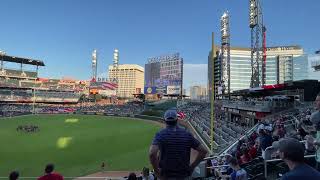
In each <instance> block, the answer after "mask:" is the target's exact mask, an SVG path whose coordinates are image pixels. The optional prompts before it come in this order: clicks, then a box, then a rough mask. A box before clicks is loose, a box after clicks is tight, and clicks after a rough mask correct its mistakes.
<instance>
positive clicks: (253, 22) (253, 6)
mask: <svg viewBox="0 0 320 180" xmlns="http://www.w3.org/2000/svg"><path fill="white" fill-rule="evenodd" d="M249 21H250V22H249V27H250V29H251V73H252V74H251V83H250V87H251V88H254V87H259V86H260V85H261V83H260V65H259V64H260V62H262V57H261V54H262V53H261V51H262V44H263V42H262V33H263V22H262V21H263V19H262V9H261V4H260V0H249ZM264 63H265V62H262V65H263V66H264ZM262 69H264V67H263V68H262ZM264 78H265V77H264Z"/></svg>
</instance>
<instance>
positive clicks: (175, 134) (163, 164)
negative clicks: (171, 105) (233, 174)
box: [149, 110, 207, 180]
mask: <svg viewBox="0 0 320 180" xmlns="http://www.w3.org/2000/svg"><path fill="white" fill-rule="evenodd" d="M177 120H178V115H177V111H176V110H168V111H166V112H165V114H164V121H165V123H166V128H165V129H162V130H161V131H159V132H158V133H157V134H156V135H155V137H154V139H153V142H152V144H151V146H150V150H149V159H150V162H151V164H152V166H153V169H154V172H155V175H156V176H157V177H158V178H159V179H160V180H166V179H175V180H176V179H177V180H186V179H191V177H190V176H191V174H192V172H193V170H194V168H195V167H196V166H197V165H198V164H199V163H200V162H201V161H202V160H203V159H204V158H205V156H206V154H207V150H206V149H205V148H204V147H203V145H201V144H200V142H199V141H198V140H197V139H195V138H194V137H193V136H192V134H191V133H190V132H188V131H186V130H185V129H182V128H180V127H178V126H177ZM191 149H194V150H196V151H197V152H198V153H197V156H196V158H195V160H194V161H193V162H192V163H190V153H191ZM159 153H160V155H159Z"/></svg>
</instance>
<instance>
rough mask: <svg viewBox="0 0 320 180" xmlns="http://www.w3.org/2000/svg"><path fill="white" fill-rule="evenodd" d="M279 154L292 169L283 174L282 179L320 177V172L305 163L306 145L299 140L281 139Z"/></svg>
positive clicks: (292, 179) (316, 179) (315, 179)
mask: <svg viewBox="0 0 320 180" xmlns="http://www.w3.org/2000/svg"><path fill="white" fill-rule="evenodd" d="M279 155H280V158H281V159H282V160H283V161H284V162H285V163H286V164H287V165H288V167H289V169H290V171H289V172H287V173H286V174H284V175H283V176H282V178H281V179H282V180H301V179H308V180H318V179H320V173H319V172H318V171H317V170H315V169H313V168H312V167H310V166H309V165H307V164H305V163H304V146H303V144H302V143H300V142H299V141H298V140H296V139H293V138H286V139H282V140H280V142H279Z"/></svg>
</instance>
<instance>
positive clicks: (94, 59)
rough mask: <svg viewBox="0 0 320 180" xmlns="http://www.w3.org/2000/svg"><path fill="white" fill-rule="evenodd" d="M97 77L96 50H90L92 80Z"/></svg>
mask: <svg viewBox="0 0 320 180" xmlns="http://www.w3.org/2000/svg"><path fill="white" fill-rule="evenodd" d="M96 79H97V50H96V49H95V50H93V52H92V80H94V81H95V80H96Z"/></svg>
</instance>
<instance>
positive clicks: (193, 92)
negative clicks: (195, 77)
mask: <svg viewBox="0 0 320 180" xmlns="http://www.w3.org/2000/svg"><path fill="white" fill-rule="evenodd" d="M190 99H192V100H207V88H206V87H205V86H191V87H190Z"/></svg>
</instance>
